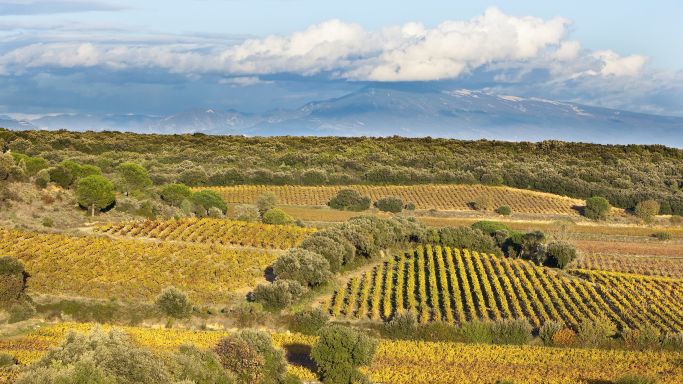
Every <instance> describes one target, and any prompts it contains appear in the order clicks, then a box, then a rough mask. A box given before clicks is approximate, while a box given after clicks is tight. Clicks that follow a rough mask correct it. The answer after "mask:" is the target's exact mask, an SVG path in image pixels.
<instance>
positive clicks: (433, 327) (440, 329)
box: [417, 321, 462, 342]
mask: <svg viewBox="0 0 683 384" xmlns="http://www.w3.org/2000/svg"><path fill="white" fill-rule="evenodd" d="M417 338H418V339H420V340H426V341H445V342H448V341H462V337H461V333H460V329H458V328H457V327H456V326H455V325H451V324H448V323H444V322H440V321H433V322H428V323H426V324H420V325H419V326H418V327H417Z"/></svg>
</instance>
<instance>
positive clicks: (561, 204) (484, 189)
mask: <svg viewBox="0 0 683 384" xmlns="http://www.w3.org/2000/svg"><path fill="white" fill-rule="evenodd" d="M202 188H203V189H206V188H204V187H202ZM208 188H209V189H212V190H214V191H216V192H218V193H219V194H220V195H221V196H222V197H223V199H224V200H225V201H226V202H229V203H249V204H253V203H254V202H256V199H257V198H258V197H259V196H260V195H262V194H263V193H265V192H274V193H275V194H276V195H277V196H278V198H279V200H280V203H282V204H287V205H326V204H327V202H328V201H330V199H331V198H332V197H333V196H334V195H335V194H336V193H337V192H338V191H339V190H341V189H347V188H351V189H355V190H356V191H358V192H360V193H361V194H362V195H364V196H368V197H370V198H371V199H372V200H373V201H377V200H378V199H380V198H382V197H386V196H396V197H400V198H401V199H403V201H405V202H413V203H415V206H416V207H417V209H432V208H433V209H440V210H469V209H470V206H469V204H470V203H472V202H473V201H474V200H476V199H478V198H482V197H487V198H489V199H490V200H491V201H492V203H493V205H494V207H499V206H501V205H507V206H509V207H510V208H512V211H513V212H525V213H555V214H568V215H577V214H578V212H577V211H576V210H575V209H574V208H573V207H574V206H577V205H583V201H581V200H577V199H572V198H568V197H564V196H559V195H553V194H550V193H542V192H535V191H528V190H524V189H515V188H509V187H497V186H486V185H456V184H447V185H434V184H425V185H409V186H405V185H404V186H399V185H391V186H377V185H350V186H289V185H285V186H265V185H262V186H258V185H256V186H255V185H237V186H225V187H208Z"/></svg>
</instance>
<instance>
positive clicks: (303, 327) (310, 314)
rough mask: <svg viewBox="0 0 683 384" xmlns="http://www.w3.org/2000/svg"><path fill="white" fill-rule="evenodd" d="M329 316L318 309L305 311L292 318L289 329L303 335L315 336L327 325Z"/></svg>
mask: <svg viewBox="0 0 683 384" xmlns="http://www.w3.org/2000/svg"><path fill="white" fill-rule="evenodd" d="M329 319H330V315H328V314H327V312H325V311H323V310H321V309H320V308H315V309H307V310H304V311H301V312H298V313H295V314H294V316H292V318H291V320H290V322H289V329H291V330H292V331H294V332H299V333H303V334H305V335H315V334H317V333H318V331H319V330H320V329H321V328H322V327H324V326H325V324H327V321H328V320H329Z"/></svg>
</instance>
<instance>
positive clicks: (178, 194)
mask: <svg viewBox="0 0 683 384" xmlns="http://www.w3.org/2000/svg"><path fill="white" fill-rule="evenodd" d="M159 195H160V196H161V199H162V200H163V201H165V202H167V203H168V204H170V205H172V206H174V207H180V204H181V203H182V202H183V200H186V199H188V200H189V199H190V197H191V196H192V190H191V189H190V187H188V186H187V185H185V184H166V185H164V186H163V188H161V192H159Z"/></svg>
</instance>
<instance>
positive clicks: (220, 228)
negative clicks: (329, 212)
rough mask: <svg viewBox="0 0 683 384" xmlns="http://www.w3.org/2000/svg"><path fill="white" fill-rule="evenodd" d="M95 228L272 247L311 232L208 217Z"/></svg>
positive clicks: (288, 244)
mask: <svg viewBox="0 0 683 384" xmlns="http://www.w3.org/2000/svg"><path fill="white" fill-rule="evenodd" d="M95 230H96V231H98V232H102V233H107V234H110V235H116V236H131V237H149V238H154V239H160V240H172V241H187V242H193V243H211V244H218V245H229V246H242V247H255V248H275V249H287V248H291V247H294V246H296V245H298V244H299V243H301V242H302V241H303V240H304V239H305V238H306V237H307V236H308V235H310V234H311V233H313V232H315V229H312V228H301V227H297V226H293V225H270V224H261V223H251V222H245V221H232V220H222V219H210V218H202V219H196V218H188V219H175V220H147V221H134V222H129V223H115V224H107V225H102V226H98V227H96V228H95Z"/></svg>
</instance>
